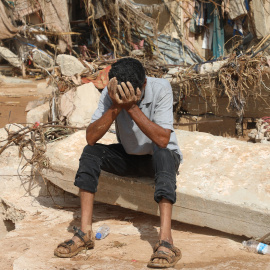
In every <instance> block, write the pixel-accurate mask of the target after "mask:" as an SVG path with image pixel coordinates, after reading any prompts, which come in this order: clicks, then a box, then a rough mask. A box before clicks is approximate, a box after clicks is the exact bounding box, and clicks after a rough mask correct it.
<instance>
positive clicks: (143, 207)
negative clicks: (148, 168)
mask: <svg viewBox="0 0 270 270" xmlns="http://www.w3.org/2000/svg"><path fill="white" fill-rule="evenodd" d="M175 132H176V134H177V138H178V141H179V143H180V148H181V149H182V151H183V154H184V159H185V160H184V164H182V165H181V166H180V174H179V175H178V176H177V191H176V192H177V201H176V203H175V205H174V208H173V215H172V218H173V219H174V220H178V221H181V222H185V223H190V224H194V225H199V226H203V227H209V228H213V229H216V230H219V231H223V232H227V233H232V234H236V235H245V236H248V237H261V236H263V235H265V234H266V233H268V232H269V231H270V181H269V178H270V167H269V162H270V148H269V146H267V145H263V144H253V143H247V142H243V141H238V140H236V139H228V138H223V137H215V136H213V135H210V134H207V133H199V132H188V131H180V130H176V131H175ZM100 142H102V143H104V144H109V143H114V142H115V135H113V134H111V133H107V134H106V135H105V136H104V137H103V138H102V140H101V141H100ZM85 144H86V140H85V131H79V132H77V133H75V134H73V135H71V136H70V137H68V138H67V139H65V140H62V141H59V142H55V143H52V144H50V145H48V151H47V156H48V157H49V158H50V166H51V168H50V169H47V170H45V171H44V175H45V177H46V178H47V179H48V180H50V181H51V182H52V183H54V184H55V185H57V186H59V187H60V188H62V189H64V190H65V191H68V192H71V193H73V194H78V188H77V187H75V186H74V184H73V182H74V178H75V174H76V172H77V169H78V165H79V158H80V155H81V152H82V150H83V147H84V146H85ZM153 196H154V180H153V179H149V178H130V177H129V178H127V177H120V176H116V175H113V174H109V173H106V172H102V173H101V176H100V179H99V187H98V192H97V195H96V200H97V201H101V202H104V203H109V204H117V205H120V206H122V207H126V208H130V209H133V210H137V211H141V212H145V213H149V214H153V215H157V214H158V205H157V204H156V203H155V202H154V199H153Z"/></svg>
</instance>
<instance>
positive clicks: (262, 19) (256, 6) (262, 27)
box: [252, 0, 270, 39]
mask: <svg viewBox="0 0 270 270" xmlns="http://www.w3.org/2000/svg"><path fill="white" fill-rule="evenodd" d="M252 10H253V15H254V22H255V26H256V35H257V38H259V39H261V38H263V37H265V36H267V35H269V34H270V28H269V24H270V16H269V14H270V3H269V1H265V3H264V4H262V2H261V1H258V0H257V1H252Z"/></svg>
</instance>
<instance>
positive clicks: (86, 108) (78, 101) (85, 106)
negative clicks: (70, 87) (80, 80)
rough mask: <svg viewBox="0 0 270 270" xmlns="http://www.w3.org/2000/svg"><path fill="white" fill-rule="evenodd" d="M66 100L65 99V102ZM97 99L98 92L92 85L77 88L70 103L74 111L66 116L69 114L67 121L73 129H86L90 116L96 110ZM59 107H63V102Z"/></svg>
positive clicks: (98, 96)
mask: <svg viewBox="0 0 270 270" xmlns="http://www.w3.org/2000/svg"><path fill="white" fill-rule="evenodd" d="M69 92H70V91H69ZM71 96H72V95H69V97H71ZM69 97H68V98H69ZM68 98H67V99H66V101H67V102H68ZM99 98H100V92H99V91H98V90H97V88H96V87H95V85H94V84H93V83H87V84H83V85H81V86H79V87H78V88H77V90H76V92H75V97H74V100H73V102H72V103H73V106H74V107H75V109H74V110H73V112H72V113H71V114H70V112H69V113H68V115H69V114H70V116H69V117H68V119H67V120H68V123H69V124H70V125H71V126H75V127H87V126H88V125H89V123H90V121H91V118H92V115H93V114H94V112H95V110H96V109H97V106H98V102H99ZM69 103H70V102H68V104H69ZM70 106H71V104H70ZM73 106H72V107H73ZM61 107H62V108H63V107H64V105H63V102H61ZM72 107H71V108H72ZM72 109H73V108H72Z"/></svg>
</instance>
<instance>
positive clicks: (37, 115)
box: [26, 102, 50, 124]
mask: <svg viewBox="0 0 270 270" xmlns="http://www.w3.org/2000/svg"><path fill="white" fill-rule="evenodd" d="M49 114H50V105H49V102H46V103H45V104H43V105H41V106H38V107H36V108H34V109H33V110H31V111H29V112H28V113H27V115H26V122H27V123H32V124H34V123H36V122H40V123H46V122H48V118H49Z"/></svg>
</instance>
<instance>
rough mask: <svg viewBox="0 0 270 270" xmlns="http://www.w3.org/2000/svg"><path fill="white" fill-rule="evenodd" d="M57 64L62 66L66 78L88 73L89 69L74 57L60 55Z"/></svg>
mask: <svg viewBox="0 0 270 270" xmlns="http://www.w3.org/2000/svg"><path fill="white" fill-rule="evenodd" d="M56 63H57V64H58V65H59V66H60V68H61V73H62V74H63V75H64V76H73V75H75V74H79V75H80V74H82V73H84V72H87V71H88V69H87V68H85V67H84V65H83V64H82V63H81V62H80V61H79V60H78V59H77V58H76V57H74V56H72V55H67V54H59V55H58V56H57V58H56Z"/></svg>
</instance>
